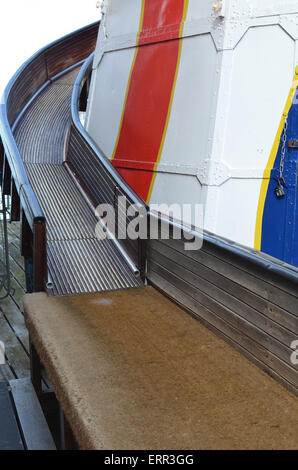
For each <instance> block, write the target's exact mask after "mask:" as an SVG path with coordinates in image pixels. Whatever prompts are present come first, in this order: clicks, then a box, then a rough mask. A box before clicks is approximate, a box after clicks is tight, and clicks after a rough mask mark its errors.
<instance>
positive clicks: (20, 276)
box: [0, 246, 26, 290]
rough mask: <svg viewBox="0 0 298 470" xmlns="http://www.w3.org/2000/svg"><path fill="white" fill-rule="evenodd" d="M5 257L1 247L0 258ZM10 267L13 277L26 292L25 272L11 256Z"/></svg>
mask: <svg viewBox="0 0 298 470" xmlns="http://www.w3.org/2000/svg"><path fill="white" fill-rule="evenodd" d="M2 256H3V248H2V247H1V246H0V257H2ZM9 267H10V273H11V276H12V277H14V278H15V279H16V280H17V282H18V283H19V284H20V286H21V287H22V288H23V289H24V290H25V289H26V276H25V271H24V269H22V268H21V267H20V265H19V264H17V263H16V262H15V260H14V258H12V256H11V254H9Z"/></svg>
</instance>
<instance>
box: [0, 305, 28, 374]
mask: <svg viewBox="0 0 298 470" xmlns="http://www.w3.org/2000/svg"><path fill="white" fill-rule="evenodd" d="M0 340H1V341H2V342H3V343H4V345H5V353H6V357H7V360H8V364H9V365H10V367H11V368H12V369H13V370H14V372H15V374H16V376H17V377H18V378H25V377H29V376H30V361H29V357H28V355H27V354H26V352H25V350H24V348H23V346H22V345H21V343H20V342H19V341H18V339H17V337H16V336H15V334H14V332H13V330H12V329H11V327H10V326H9V325H8V323H7V322H6V320H5V318H4V316H3V314H2V312H0Z"/></svg>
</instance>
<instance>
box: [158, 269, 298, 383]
mask: <svg viewBox="0 0 298 470" xmlns="http://www.w3.org/2000/svg"><path fill="white" fill-rule="evenodd" d="M152 264H153V263H151V265H152ZM152 269H153V270H154V271H155V272H156V273H157V274H159V275H160V276H161V277H166V279H167V281H168V282H170V283H171V284H172V285H174V286H175V287H176V288H177V289H179V290H180V291H181V292H184V293H185V294H187V295H189V296H190V297H192V298H193V299H194V300H195V301H196V302H197V303H198V305H199V306H202V307H205V308H207V309H208V310H210V311H211V312H214V313H215V314H216V315H217V316H218V317H220V318H222V319H223V320H224V321H226V322H228V323H230V324H231V325H232V326H234V327H235V328H237V329H238V330H240V331H241V332H242V333H243V334H245V335H247V336H249V337H250V338H251V339H253V340H254V341H256V342H257V343H258V344H260V345H262V346H263V347H265V348H266V349H268V351H270V352H272V353H273V354H275V355H277V356H278V357H279V358H280V359H282V360H283V361H285V362H286V363H288V364H289V365H291V362H290V357H291V354H292V352H293V351H292V350H291V344H292V342H293V341H295V340H296V339H297V337H296V336H295V335H294V334H292V336H291V337H290V338H289V342H288V343H285V344H283V343H281V342H280V341H278V340H276V339H275V338H273V337H272V336H271V335H270V334H268V331H267V332H266V331H264V330H260V329H259V328H258V327H257V326H255V325H254V324H252V323H250V322H249V321H247V320H246V319H245V318H242V317H240V316H239V315H238V314H237V313H235V311H234V310H231V309H229V308H227V307H225V306H223V305H222V304H221V303H219V302H217V301H216V300H214V299H212V298H211V297H210V296H208V295H206V294H204V293H203V292H201V291H200V290H199V289H196V288H195V287H193V286H191V285H190V284H189V283H188V282H186V281H185V280H184V279H182V278H180V277H177V276H176V275H175V274H173V273H172V272H171V273H170V272H168V271H165V270H164V268H163V267H161V266H159V265H157V264H153V266H152ZM255 313H256V315H255V316H256V317H258V316H259V317H260V314H259V313H258V312H255ZM267 321H268V323H269V320H267ZM269 327H270V326H268V329H269ZM279 328H280V329H281V327H279ZM276 331H278V328H277V329H276ZM283 338H284V337H283ZM297 374H298V367H297ZM297 377H298V375H297Z"/></svg>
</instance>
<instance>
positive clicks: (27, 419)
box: [9, 379, 56, 450]
mask: <svg viewBox="0 0 298 470" xmlns="http://www.w3.org/2000/svg"><path fill="white" fill-rule="evenodd" d="M9 384H10V387H11V392H12V396H13V400H14V404H15V407H16V410H17V414H18V418H19V422H20V424H21V428H22V432H23V436H24V440H25V443H26V448H27V449H28V450H56V447H55V444H54V441H53V438H52V435H51V433H50V430H49V427H48V424H47V422H46V419H45V417H44V414H43V412H42V409H41V406H40V404H39V401H38V398H37V396H36V393H35V391H34V388H33V386H32V383H31V380H30V379H21V380H12V381H10V383H9Z"/></svg>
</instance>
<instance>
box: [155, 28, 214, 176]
mask: <svg viewBox="0 0 298 470" xmlns="http://www.w3.org/2000/svg"><path fill="white" fill-rule="evenodd" d="M216 60H217V52H216V49H215V46H214V42H213V40H212V38H211V35H210V34H206V35H201V36H196V37H193V38H187V39H184V40H183V48H182V55H181V62H180V68H179V73H178V78H177V84H176V89H175V94H174V100H173V106H172V112H171V117H170V121H169V126H168V131H167V136H166V139H165V145H164V149H163V152H162V156H161V162H162V163H171V164H173V163H178V164H179V163H180V164H183V165H190V166H192V167H195V168H198V166H199V164H200V162H201V161H202V160H203V159H204V158H205V157H206V151H207V144H208V135H209V126H210V116H211V114H212V104H213V100H214V93H216V90H217V87H218V84H217V83H216V77H217V76H216Z"/></svg>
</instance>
